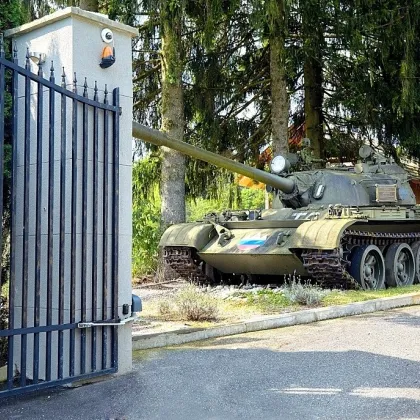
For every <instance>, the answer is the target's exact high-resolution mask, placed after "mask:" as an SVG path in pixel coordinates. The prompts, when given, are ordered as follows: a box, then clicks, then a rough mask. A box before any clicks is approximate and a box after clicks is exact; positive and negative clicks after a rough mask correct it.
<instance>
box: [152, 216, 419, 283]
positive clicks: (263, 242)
mask: <svg viewBox="0 0 420 420" xmlns="http://www.w3.org/2000/svg"><path fill="white" fill-rule="evenodd" d="M358 211H359V213H360V211H361V210H360V209H358ZM363 211H365V213H366V215H372V214H373V215H374V216H376V217H374V218H371V219H369V218H368V217H361V216H363V214H362V215H360V214H359V217H358V218H348V217H342V216H340V217H338V216H334V215H331V214H330V213H329V212H328V211H325V210H320V211H319V212H317V215H316V217H317V218H319V219H318V220H308V219H305V218H304V217H308V216H311V217H313V214H314V212H313V211H305V210H299V211H295V210H290V209H282V210H275V211H273V210H271V211H268V212H266V213H265V214H264V213H263V215H262V216H263V219H262V220H253V221H229V222H224V223H222V224H216V223H214V222H207V223H206V222H197V223H185V224H180V225H174V226H172V227H171V228H169V229H168V230H167V231H166V232H165V234H164V236H163V237H162V240H161V242H160V246H162V247H163V248H164V249H168V250H169V249H171V250H172V252H173V251H174V250H176V249H187V248H188V249H191V250H192V251H191V252H192V255H193V256H194V257H193V258H192V259H191V261H190V262H189V267H190V268H191V267H194V269H193V270H190V272H191V273H197V272H201V277H200V279H201V280H204V279H207V280H209V281H214V280H221V279H223V280H231V279H233V278H236V279H237V280H238V279H239V278H242V279H243V277H244V276H248V277H252V278H253V279H255V278H264V277H266V276H270V282H272V281H276V282H277V283H279V282H281V281H283V279H284V276H288V275H292V274H296V275H299V276H302V277H310V278H312V279H314V280H316V281H317V282H318V283H321V284H324V285H326V286H328V287H346V288H348V287H358V286H360V284H359V282H360V281H359V282H358V281H357V280H355V279H354V278H352V276H351V275H350V272H351V266H352V264H353V269H354V267H355V266H356V262H355V258H356V257H358V255H359V254H360V252H358V253H357V252H356V251H357V250H359V249H360V248H361V247H376V248H377V249H378V250H379V251H376V252H380V253H381V256H382V255H383V256H384V258H385V257H386V256H387V250H388V249H389V248H390V246H391V245H393V244H395V243H401V244H406V245H407V247H410V249H411V248H413V249H416V247H417V245H416V244H417V243H419V244H420V217H419V216H418V214H420V209H417V208H406V209H399V210H398V211H397V210H396V209H390V211H389V213H387V211H386V209H383V210H381V212H380V213H372V209H369V208H366V209H364V210H363ZM374 211H376V209H374ZM279 216H282V217H283V219H282V220H278V217H279ZM264 217H265V218H264ZM223 235H227V237H226V236H223ZM221 239H223V240H221ZM376 248H375V249H376ZM369 249H370V248H369ZM372 249H373V248H372ZM419 249H420V246H419ZM355 254H357V255H356V256H354V255H355ZM388 259H389V255H388ZM168 261H169V263H170V259H169V260H168ZM384 261H385V260H384ZM178 264H180V263H179V261H178ZM181 264H182V262H181ZM396 264H397V263H396ZM414 264H417V265H418V267H417V272H418V274H417V275H416V279H414V280H418V277H420V251H419V256H418V261H417V262H415V263H414ZM364 267H366V263H365V265H364ZM175 268H176V267H175ZM366 270H367V271H368V268H365V271H366ZM181 271H182V270H181ZM214 273H217V275H215V274H214ZM183 274H184V275H185V271H183ZM241 276H242V277H241ZM273 278H274V279H275V280H273ZM414 280H413V281H414ZM238 281H239V280H238ZM384 281H385V280H384ZM364 288H370V287H368V286H366V285H365V286H364Z"/></svg>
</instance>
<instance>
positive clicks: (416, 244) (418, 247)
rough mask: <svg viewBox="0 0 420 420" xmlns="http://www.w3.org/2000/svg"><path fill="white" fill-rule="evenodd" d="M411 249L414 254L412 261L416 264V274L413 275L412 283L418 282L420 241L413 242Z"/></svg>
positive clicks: (419, 279) (419, 278)
mask: <svg viewBox="0 0 420 420" xmlns="http://www.w3.org/2000/svg"><path fill="white" fill-rule="evenodd" d="M411 250H412V251H413V255H414V262H415V265H416V275H415V276H414V283H420V241H417V242H414V243H413V244H412V245H411Z"/></svg>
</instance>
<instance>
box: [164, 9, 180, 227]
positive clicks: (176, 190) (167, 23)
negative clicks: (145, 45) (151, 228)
mask: <svg viewBox="0 0 420 420" xmlns="http://www.w3.org/2000/svg"><path fill="white" fill-rule="evenodd" d="M169 13H171V15H172V16H171V15H169ZM174 15H175V16H174ZM181 25H182V16H181V13H179V12H178V13H176V12H172V11H170V12H168V13H167V14H166V15H165V13H164V12H163V18H162V35H161V36H162V130H163V131H165V132H166V133H167V134H168V135H169V136H170V137H174V138H175V139H177V140H182V139H183V136H184V98H183V91H182V69H183V64H182V54H181V51H182V43H181ZM161 197H162V206H161V211H162V222H163V224H164V225H165V226H168V225H170V224H173V223H180V222H185V157H184V156H183V155H182V154H181V153H179V152H176V151H174V150H171V149H169V148H165V147H163V148H162V175H161Z"/></svg>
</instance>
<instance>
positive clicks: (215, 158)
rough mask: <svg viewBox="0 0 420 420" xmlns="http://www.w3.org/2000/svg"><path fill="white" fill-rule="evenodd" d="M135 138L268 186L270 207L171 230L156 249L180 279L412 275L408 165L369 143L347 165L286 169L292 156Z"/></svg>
mask: <svg viewBox="0 0 420 420" xmlns="http://www.w3.org/2000/svg"><path fill="white" fill-rule="evenodd" d="M133 136H134V137H136V138H139V139H142V140H144V141H147V142H150V143H153V144H156V145H159V146H166V147H169V148H172V149H175V150H178V151H179V152H181V153H184V154H186V155H189V156H191V157H193V158H196V159H201V160H203V161H206V162H209V163H211V164H214V165H217V166H219V167H223V168H226V169H228V170H231V171H234V172H236V173H239V174H242V175H245V176H248V177H250V178H252V179H254V180H256V181H259V182H262V183H265V184H266V185H267V188H269V189H270V190H271V191H272V193H273V208H271V209H267V210H259V209H257V210H253V209H251V210H242V211H225V212H222V213H221V214H210V215H207V216H206V217H205V218H203V220H202V221H199V222H195V223H181V224H176V225H173V226H171V227H169V228H168V229H167V230H166V231H165V232H164V234H163V236H162V238H161V241H160V246H161V247H162V248H163V258H164V262H165V263H166V264H168V265H170V266H171V267H172V268H173V269H174V270H175V271H177V272H178V273H179V274H180V275H181V276H183V277H185V278H189V279H191V280H193V281H196V282H197V281H198V282H205V281H210V282H219V281H224V282H227V283H228V282H237V281H238V280H239V279H242V280H243V279H244V278H247V279H249V280H250V281H252V282H258V281H259V280H260V281H269V282H274V283H278V282H279V279H281V278H284V276H286V275H290V274H291V273H294V274H295V275H297V276H301V277H308V278H311V279H312V280H314V281H316V282H317V283H318V284H321V285H323V286H326V287H338V288H354V287H360V288H362V289H382V288H384V287H392V286H407V285H411V284H413V282H418V281H419V277H420V206H417V205H416V198H415V195H414V193H413V191H412V189H411V187H410V184H409V180H408V174H407V172H406V171H405V170H404V169H403V168H402V167H400V166H398V165H397V164H396V163H395V162H393V161H392V160H391V159H386V158H385V157H384V156H382V155H381V154H378V153H375V152H374V151H373V149H372V148H370V147H369V146H362V147H361V149H360V151H359V153H360V160H359V161H358V163H357V164H355V165H352V166H337V167H330V168H327V169H312V170H311V169H306V170H302V171H299V172H291V167H292V165H291V163H290V160H291V159H287V157H284V156H276V157H274V158H273V160H272V161H271V164H270V168H271V171H270V173H268V172H265V171H262V170H258V169H255V168H252V167H249V166H247V165H244V164H241V163H239V162H235V161H232V160H230V159H228V158H225V157H223V156H219V155H217V154H215V153H212V152H208V151H206V150H203V149H200V148H197V147H194V146H192V145H189V144H187V143H184V142H181V141H178V140H175V139H172V138H169V137H168V136H166V135H165V134H163V133H161V132H159V131H156V130H152V129H149V128H147V127H145V126H142V125H140V124H138V123H135V122H133ZM295 160H296V159H295ZM295 163H296V162H295ZM304 164H306V165H307V166H310V160H308V159H306V163H305V162H304Z"/></svg>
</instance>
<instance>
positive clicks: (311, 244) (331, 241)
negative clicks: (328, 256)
mask: <svg viewBox="0 0 420 420" xmlns="http://www.w3.org/2000/svg"><path fill="white" fill-rule="evenodd" d="M360 222H361V220H360V219H324V220H314V221H310V222H305V223H302V224H301V225H300V226H299V227H298V228H297V229H296V232H295V233H294V235H293V237H292V238H291V243H290V249H299V248H301V249H322V250H328V249H336V248H338V247H339V245H340V239H341V236H342V234H343V232H344V231H345V230H346V229H347V228H348V227H349V226H351V225H352V224H354V223H360Z"/></svg>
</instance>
